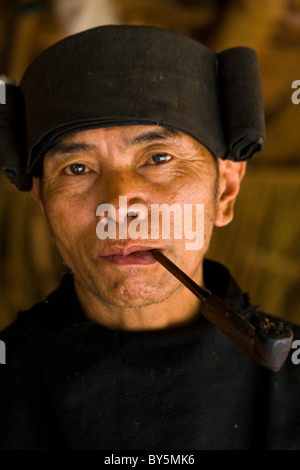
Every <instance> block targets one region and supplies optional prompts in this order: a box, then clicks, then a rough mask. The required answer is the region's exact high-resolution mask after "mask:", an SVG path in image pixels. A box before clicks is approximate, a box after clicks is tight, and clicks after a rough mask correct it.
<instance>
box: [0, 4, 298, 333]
mask: <svg viewBox="0 0 300 470" xmlns="http://www.w3.org/2000/svg"><path fill="white" fill-rule="evenodd" d="M103 24H140V25H151V26H159V27H163V28H167V29H171V30H173V31H177V32H181V33H184V34H186V35H188V36H190V37H192V38H194V39H198V40H200V41H202V42H203V43H204V44H206V45H207V46H209V47H211V48H213V49H214V50H215V51H216V52H219V51H221V50H223V49H225V48H228V47H234V46H241V45H242V46H250V47H253V48H254V49H256V51H257V54H258V58H259V62H260V66H261V74H262V82H263V92H264V101H265V114H266V124H267V145H266V147H265V149H264V151H263V152H262V153H260V154H258V155H257V156H256V158H255V159H254V160H253V161H251V162H250V163H249V165H248V170H247V174H246V177H245V179H244V182H243V185H242V189H241V193H240V196H239V198H238V201H237V204H236V209H235V219H234V220H233V222H232V223H231V224H230V225H229V226H228V227H225V228H221V229H217V230H216V231H215V234H214V237H213V240H212V244H211V248H210V252H209V254H208V257H210V258H211V259H215V260H218V261H220V262H222V263H224V264H226V265H227V267H228V268H229V269H230V270H231V272H232V274H233V275H234V277H235V278H236V279H237V280H238V282H239V284H240V285H241V287H242V289H243V290H244V291H247V292H248V293H249V294H250V297H251V299H252V302H253V303H254V304H257V305H259V306H260V308H261V309H263V310H264V311H266V312H268V313H272V314H274V315H278V316H280V317H282V318H286V319H288V320H292V321H294V322H296V323H298V324H300V242H299V238H300V217H299V213H300V105H299V106H297V105H295V104H293V103H292V101H291V95H292V92H293V91H294V90H292V88H291V85H292V82H293V81H294V80H300V59H299V57H300V0H297V1H296V0H295V1H291V0H84V1H83V0H52V1H51V0H48V1H46V0H44V1H29V0H7V1H5V0H1V1H0V74H1V73H3V74H6V75H9V76H11V77H13V78H14V79H15V80H16V82H17V83H18V82H19V80H20V78H21V76H22V74H23V72H24V70H25V68H26V67H27V65H28V64H29V63H30V62H31V61H32V60H33V59H34V58H35V57H36V56H37V55H38V54H39V53H41V52H42V51H43V50H44V49H45V48H47V47H49V46H50V45H51V44H53V43H54V42H56V41H57V40H59V39H62V38H63V37H65V36H67V35H69V34H73V33H76V32H79V31H81V30H84V29H87V28H90V27H94V26H97V25H103ZM62 60H63V59H62ZM0 145H1V142H0ZM64 270H65V268H64V266H63V264H62V262H61V260H60V257H59V255H58V253H57V252H56V249H55V248H54V246H53V245H52V243H51V241H50V238H49V233H48V228H47V226H46V224H45V221H44V219H43V217H42V215H41V214H40V212H39V209H38V207H37V206H36V205H35V203H34V202H33V201H32V200H31V198H30V196H29V194H27V193H20V192H18V190H17V189H16V188H15V187H14V186H13V185H12V184H10V183H9V182H8V181H7V180H6V178H5V177H4V176H3V175H2V174H1V175H0V329H2V328H4V327H5V326H6V325H8V324H9V323H10V322H11V321H12V320H13V319H14V318H15V316H16V314H17V312H18V311H19V310H23V309H27V308H29V307H30V306H31V305H32V304H33V303H35V302H37V301H39V300H41V299H43V298H44V297H45V296H46V295H47V294H48V293H49V292H50V291H51V290H53V289H54V288H55V287H56V286H57V285H58V283H59V281H60V279H61V277H62V275H63V273H64Z"/></svg>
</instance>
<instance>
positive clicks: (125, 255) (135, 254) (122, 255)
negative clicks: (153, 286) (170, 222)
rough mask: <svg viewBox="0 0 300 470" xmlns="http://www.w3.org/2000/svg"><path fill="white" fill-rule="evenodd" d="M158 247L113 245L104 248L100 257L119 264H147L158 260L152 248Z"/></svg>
mask: <svg viewBox="0 0 300 470" xmlns="http://www.w3.org/2000/svg"><path fill="white" fill-rule="evenodd" d="M154 248H157V247H154V246H153V247H147V246H141V245H140V246H138V245H136V246H127V247H111V248H109V249H106V250H103V252H101V254H100V255H99V256H98V258H100V259H102V260H104V261H107V262H109V263H114V264H119V265H134V264H135V265H147V264H154V263H156V262H157V261H156V260H155V258H154V256H153V255H152V252H151V250H152V249H154Z"/></svg>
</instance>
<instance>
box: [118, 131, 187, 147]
mask: <svg viewBox="0 0 300 470" xmlns="http://www.w3.org/2000/svg"><path fill="white" fill-rule="evenodd" d="M179 136H180V132H179V131H177V130H176V129H170V128H167V127H158V128H157V129H155V130H153V129H150V130H145V131H143V132H141V133H140V134H138V135H136V136H134V137H126V138H125V139H124V147H125V148H129V147H133V146H135V145H139V144H143V143H151V142H155V141H157V140H159V141H162V140H168V139H170V138H171V139H174V138H176V137H179Z"/></svg>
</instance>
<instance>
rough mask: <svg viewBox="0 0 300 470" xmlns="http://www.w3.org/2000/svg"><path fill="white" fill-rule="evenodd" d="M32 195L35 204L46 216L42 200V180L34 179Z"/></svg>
mask: <svg viewBox="0 0 300 470" xmlns="http://www.w3.org/2000/svg"><path fill="white" fill-rule="evenodd" d="M30 194H31V196H32V197H33V199H34V200H35V202H36V203H37V204H38V205H39V206H40V209H41V211H42V213H43V214H44V205H43V202H42V198H41V180H40V178H32V188H31V190H30Z"/></svg>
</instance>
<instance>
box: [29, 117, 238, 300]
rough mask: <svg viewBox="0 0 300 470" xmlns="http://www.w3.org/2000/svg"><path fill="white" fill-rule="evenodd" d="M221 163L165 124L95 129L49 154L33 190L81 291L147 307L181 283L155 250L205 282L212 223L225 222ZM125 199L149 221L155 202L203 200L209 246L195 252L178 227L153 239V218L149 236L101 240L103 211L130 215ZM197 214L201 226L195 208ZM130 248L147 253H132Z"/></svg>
mask: <svg viewBox="0 0 300 470" xmlns="http://www.w3.org/2000/svg"><path fill="white" fill-rule="evenodd" d="M218 165H219V163H217V162H216V161H215V160H214V158H213V157H212V155H211V154H210V153H209V152H208V151H207V150H206V149H205V148H204V147H203V146H202V145H201V144H200V143H198V142H197V141H195V140H194V139H192V138H191V137H189V136H188V135H185V134H183V133H180V132H177V131H171V130H168V129H166V128H163V127H159V126H123V127H111V128H103V129H96V130H88V131H82V132H78V133H76V134H72V135H68V136H66V137H64V138H63V139H62V140H60V141H59V142H58V143H57V144H56V145H55V146H54V147H53V148H52V149H51V150H50V151H49V152H48V153H47V154H46V156H45V158H44V167H43V176H42V178H41V183H40V184H41V186H40V189H39V187H38V186H39V182H38V180H35V182H34V189H33V195H34V197H35V198H36V199H39V195H40V199H39V203H40V205H41V206H42V210H43V211H44V213H45V215H46V218H47V220H48V223H49V227H50V230H51V235H52V238H53V241H54V242H55V244H56V246H57V248H58V250H59V252H60V254H61V256H62V258H63V260H64V261H65V263H66V264H67V265H68V266H69V268H70V269H71V270H72V271H73V273H74V275H75V279H76V282H77V283H78V284H79V285H80V286H81V289H84V290H85V291H86V292H88V293H89V294H91V295H93V296H94V297H96V298H97V299H99V300H100V301H101V302H103V303H104V304H105V305H115V306H119V307H141V306H145V305H151V304H155V303H159V302H161V301H163V300H166V299H168V298H169V297H170V296H171V295H172V293H174V292H175V291H176V290H177V289H178V287H179V285H178V281H177V280H176V279H175V278H174V277H173V276H172V275H171V274H169V273H168V272H167V271H166V270H165V268H163V267H162V266H161V265H159V264H158V263H157V262H156V261H155V260H154V259H152V258H151V255H149V252H147V251H148V250H149V249H151V248H158V249H160V250H163V252H164V253H165V254H166V256H168V257H169V258H170V259H171V260H172V261H173V262H175V263H176V264H177V265H178V266H179V267H180V268H181V269H182V270H183V271H185V272H186V273H187V274H188V275H189V276H191V277H192V278H193V279H194V280H195V281H196V282H199V283H202V261H203V257H204V254H205V252H206V251H207V249H208V246H209V242H210V238H211V235H212V231H213V227H214V225H215V224H216V225H223V224H224V223H223V222H221V219H222V217H223V219H222V220H225V219H224V213H225V212H226V211H225V212H224V208H223V206H222V204H224V203H222V197H223V196H222V194H224V192H225V187H226V184H225V183H224V181H225V179H226V178H225V179H224V175H225V173H226V171H225V169H224V171H223V170H222V168H221V175H220V174H219V172H218ZM224 168H225V167H224ZM219 178H221V183H220V180H219ZM220 188H221V189H220ZM38 193H39V195H37V194H38ZM120 196H126V197H127V206H128V208H129V207H130V206H131V205H132V204H137V203H139V204H142V205H143V207H145V208H146V209H147V211H148V214H149V218H150V217H151V205H152V204H159V205H161V204H167V205H169V206H171V205H173V204H178V205H179V206H181V207H182V208H183V207H184V205H187V204H190V205H193V206H194V207H195V205H196V204H203V205H204V244H203V246H202V248H200V249H198V250H188V249H187V248H186V243H187V240H186V239H185V238H184V234H183V237H182V238H179V239H175V238H174V231H173V230H172V229H171V230H170V239H163V238H162V237H161V236H160V238H159V239H151V231H150V223H149V237H148V239H145V238H144V239H137V240H133V239H130V237H127V239H121V240H120V239H110V238H107V239H100V238H99V237H98V236H97V233H96V227H97V224H98V222H99V220H100V218H99V216H97V215H96V212H97V208H98V206H99V205H101V204H110V205H111V206H112V207H114V208H115V210H116V212H115V213H116V224H117V225H118V224H119V223H120V222H121V220H122V219H123V216H124V213H123V212H122V213H119V202H120V199H119V197H120ZM227 210H228V209H227ZM220 214H221V215H220ZM193 217H194V221H193V222H194V225H193V228H194V229H195V223H196V221H195V211H193ZM229 218H230V217H229ZM131 220H132V219H131V218H130V217H129V218H128V219H127V222H128V224H130V221H131ZM226 223H227V222H226ZM196 228H197V227H196ZM160 235H161V234H160ZM189 241H190V240H189ZM128 248H129V251H138V250H140V251H143V253H140V254H139V255H133V254H131V255H130V254H129V255H127V253H128Z"/></svg>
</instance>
